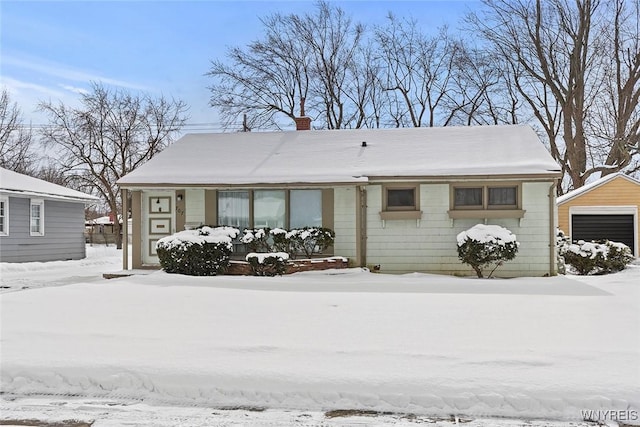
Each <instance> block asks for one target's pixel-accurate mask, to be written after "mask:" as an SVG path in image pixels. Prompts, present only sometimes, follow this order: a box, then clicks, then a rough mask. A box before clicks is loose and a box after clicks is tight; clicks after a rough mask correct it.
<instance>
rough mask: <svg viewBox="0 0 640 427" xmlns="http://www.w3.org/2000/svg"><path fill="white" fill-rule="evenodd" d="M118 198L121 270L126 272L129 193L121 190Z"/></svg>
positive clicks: (127, 264) (127, 265)
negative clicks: (119, 204)
mask: <svg viewBox="0 0 640 427" xmlns="http://www.w3.org/2000/svg"><path fill="white" fill-rule="evenodd" d="M120 197H122V240H123V243H122V269H123V270H125V271H126V270H128V269H129V192H128V191H127V190H125V189H122V190H121V192H120ZM116 216H117V215H116ZM117 220H118V219H117V218H116V221H117Z"/></svg>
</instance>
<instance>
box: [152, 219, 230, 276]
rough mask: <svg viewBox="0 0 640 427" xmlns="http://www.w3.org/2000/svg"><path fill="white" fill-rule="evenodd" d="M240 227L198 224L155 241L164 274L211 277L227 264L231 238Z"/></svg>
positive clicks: (224, 268) (220, 271)
mask: <svg viewBox="0 0 640 427" xmlns="http://www.w3.org/2000/svg"><path fill="white" fill-rule="evenodd" d="M239 233H240V230H238V229H237V228H233V227H215V228H212V227H207V226H204V227H201V228H198V229H195V230H185V231H180V232H178V233H175V234H172V235H171V236H167V237H163V238H162V239H160V240H158V243H157V245H156V252H157V254H158V258H159V259H160V265H161V266H162V269H163V270H164V271H166V272H167V273H178V274H187V275H190V276H215V275H216V274H221V273H224V271H225V270H226V269H227V267H228V266H229V257H230V256H231V251H232V250H233V244H232V240H233V239H235V238H236V237H237V236H238V234H239Z"/></svg>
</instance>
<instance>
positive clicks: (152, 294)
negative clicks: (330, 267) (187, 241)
mask: <svg viewBox="0 0 640 427" xmlns="http://www.w3.org/2000/svg"><path fill="white" fill-rule="evenodd" d="M89 255H90V257H89V258H88V259H87V260H83V261H68V262H65V263H58V262H56V263H47V264H49V265H43V264H23V265H7V264H0V273H1V274H2V286H3V287H8V288H9V289H2V290H3V291H4V293H2V295H0V309H1V310H2V313H1V318H0V319H1V321H2V329H1V332H2V335H1V340H0V344H1V345H2V348H1V353H0V357H1V370H2V372H1V375H2V383H1V384H2V392H3V400H2V401H0V411H1V412H2V416H0V419H9V418H12V417H13V418H15V417H19V416H24V415H25V412H24V408H25V407H29V408H33V407H34V406H33V405H35V407H37V406H38V405H37V404H33V403H29V402H30V401H29V399H33V398H42V397H43V396H46V397H47V398H48V399H50V401H49V402H50V403H51V402H53V401H54V400H56V401H58V403H57V405H58V408H59V409H58V410H52V408H53V409H55V408H56V406H55V404H52V405H53V406H49V409H44V407H42V408H40V413H41V414H42V416H44V417H48V418H49V419H53V418H55V416H54V415H55V414H57V416H58V417H63V418H60V419H64V417H65V416H66V415H67V414H68V413H71V412H70V409H69V405H72V403H70V402H72V401H73V399H80V401H81V402H83V405H84V407H85V409H86V407H87V405H88V406H90V405H91V403H87V402H92V401H94V400H95V401H99V402H102V405H103V406H101V408H102V409H101V411H102V412H101V411H97V412H96V413H101V414H103V420H107V418H108V416H107V415H105V414H111V415H110V416H114V413H118V414H119V413H125V414H128V415H127V418H126V419H128V420H134V419H137V418H136V417H135V416H134V415H133V413H134V412H135V413H136V414H141V413H144V410H143V409H141V406H140V405H156V407H157V405H164V406H162V407H163V408H170V407H181V408H182V409H180V410H179V411H187V410H190V411H194V413H195V412H198V411H204V412H206V416H207V417H211V416H212V412H215V411H219V410H220V408H228V407H250V408H268V410H267V411H265V412H256V413H255V414H254V415H251V416H252V417H254V418H251V419H254V420H262V421H255V423H256V424H255V425H262V424H265V425H282V424H286V423H288V422H289V421H290V422H291V423H297V424H299V425H314V424H312V423H311V421H313V422H314V423H316V424H317V423H320V422H323V423H329V424H327V425H347V423H348V422H354V420H355V418H350V419H347V420H348V421H339V420H340V418H339V419H334V421H327V419H325V418H324V417H323V416H321V415H318V414H322V413H321V412H319V411H327V410H332V409H359V410H367V411H378V412H385V411H388V412H393V413H398V414H416V415H417V416H422V417H435V418H438V417H440V418H445V419H448V418H449V417H450V416H451V415H452V414H454V415H457V416H461V417H467V418H472V419H475V420H476V422H477V424H475V425H509V424H502V423H504V422H505V421H504V420H503V421H500V422H497V421H495V420H494V421H490V422H488V423H487V424H482V423H481V422H480V421H478V420H482V419H483V417H484V418H486V417H507V418H509V419H523V418H534V419H549V420H572V421H579V420H582V419H583V417H584V415H585V414H584V412H583V411H587V410H590V411H600V412H593V415H594V416H595V417H597V418H600V419H601V420H603V421H604V420H606V418H609V419H610V418H611V417H614V416H617V417H621V416H622V417H628V418H634V416H635V420H633V419H631V420H629V421H632V424H634V423H635V424H640V420H639V419H638V411H640V266H638V265H633V266H631V267H630V268H629V269H627V270H625V271H623V272H620V273H617V274H614V275H610V276H598V277H575V276H568V277H553V278H522V279H509V280H499V279H493V280H480V279H471V278H455V277H448V276H435V275H425V274H409V275H402V276H391V275H383V274H372V273H368V272H364V271H361V270H356V269H352V270H346V271H330V272H310V273H299V274H295V275H291V276H285V277H275V278H269V277H261V278H254V277H225V276H220V277H209V278H198V277H186V276H179V275H170V274H166V273H164V272H154V273H152V274H149V275H141V276H132V277H128V278H121V279H113V280H103V279H101V278H100V277H101V276H100V275H101V274H102V273H105V272H110V271H115V270H118V269H119V268H120V258H119V256H118V254H117V253H115V251H114V252H111V251H109V250H106V251H105V252H104V253H102V254H97V255H96V254H93V253H91V252H90V253H89ZM98 255H99V256H98ZM74 278H75V279H74ZM48 280H50V281H51V283H53V284H57V285H58V286H43V284H46V282H47V281H48ZM76 282H77V283H76ZM62 285H64V286H62ZM24 287H27V288H29V289H25V290H20V289H21V288H24ZM34 288H35V289H34ZM18 290H20V291H18ZM14 398H15V400H14ZM96 399H97V400H96ZM36 400H37V399H36ZM104 402H107V403H108V404H105V403H104ZM125 404H126V405H125ZM30 405H31V406H30ZM80 406H82V405H80ZM105 408H106V409H105ZM109 408H111V409H109ZM127 408H135V409H127ZM188 408H190V409H188ZM203 408H209V409H208V410H205V409H203ZM211 408H217V409H215V411H214V410H213V409H211ZM289 410H291V411H295V412H286V411H289ZM609 410H611V411H616V413H615V415H614V414H612V413H609V412H605V411H609ZM65 411H66V412H65ZM167 411H168V409H167ZM176 411H177V410H174V411H173V412H171V411H169V413H171V414H173V415H171V416H174V417H175V416H177V415H176ZM273 411H276V412H273ZM305 411H311V412H308V413H306V412H305ZM314 411H315V412H314ZM27 413H28V414H31V415H34V414H35V415H37V414H38V410H35V409H34V410H33V411H32V412H29V411H27ZM148 413H155V414H156V415H157V414H159V413H162V412H161V411H160V412H158V411H153V410H150V411H148ZM20 414H22V415H20ZM46 414H48V415H46ZM52 414H53V415H52ZM273 414H280V415H273ZM282 414H285V415H282ZM292 414H298V415H299V416H303V415H304V416H303V418H301V419H300V418H299V417H298V415H292ZM300 414H302V415H300ZM305 414H306V415H305ZM35 415H34V416H35ZM171 416H169V415H167V417H168V418H166V419H167V420H170V419H174V421H175V420H176V419H178V418H171ZM194 416H195V415H194ZM203 416H204V415H203ZM225 416H226V417H230V416H229V415H225ZM195 417H196V418H190V420H191V423H190V424H189V423H187V424H189V425H207V423H208V424H209V425H211V422H206V421H204V418H197V417H198V416H195ZM220 417H223V415H220ZM261 417H262V418H261ZM265 417H266V418H265ZM273 417H275V419H276V421H272V418H273ZM286 417H288V418H286ZM305 417H307V418H308V420H307V421H309V424H304V423H302V424H300V423H301V422H302V421H301V420H303V421H304V419H307V418H305ZM314 417H315V418H314ZM318 417H319V418H321V419H320V420H318V419H317V418H318ZM387 417H391V418H390V420H391V421H393V422H394V423H397V422H400V421H401V420H405V421H406V422H407V423H413V422H414V421H412V420H410V419H405V418H399V417H400V416H387ZM97 418H98V421H97V422H96V424H94V426H95V427H97V426H99V425H117V422H113V424H108V423H107V422H106V421H104V423H103V424H100V422H99V420H100V417H99V416H98V417H97ZM232 418H233V417H231V418H228V419H227V418H224V417H223V418H218V419H219V420H223V421H224V422H222V421H221V422H220V423H219V424H221V425H224V424H225V423H227V425H231V424H234V423H235V422H236V421H237V420H236V421H234V420H233V419H232ZM356 418H357V417H356ZM361 418H362V417H361ZM141 419H146V420H148V419H149V418H144V417H142V418H141ZM163 419H164V418H163ZM194 419H199V420H201V424H198V423H196V422H194V421H193V420H194ZM243 419H244V420H245V422H246V420H247V419H249V418H243ZM294 419H295V420H294ZM225 420H226V421H225ZM270 420H271V421H270ZM286 420H288V421H286ZM336 420H338V421H336ZM307 421H305V422H307ZM391 421H390V422H391ZM269 422H272V424H269ZM331 422H333V423H334V424H331ZM340 422H344V424H340ZM384 422H385V421H384V417H378V418H376V421H375V422H371V417H364V421H363V424H378V425H379V424H384ZM627 422H628V421H627ZM478 423H479V424H478ZM152 424H155V425H171V423H170V422H169V421H167V424H162V422H161V421H157V422H154V423H152ZM216 424H218V423H216ZM356 424H357V423H356ZM447 424H448V425H451V423H449V422H447ZM135 425H143V424H135ZM349 425H353V424H349ZM443 425H445V424H443ZM467 425H470V424H467ZM471 425H473V424H471ZM534 425H535V424H534ZM545 425H551V424H545Z"/></svg>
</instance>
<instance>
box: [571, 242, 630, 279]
mask: <svg viewBox="0 0 640 427" xmlns="http://www.w3.org/2000/svg"><path fill="white" fill-rule="evenodd" d="M561 255H562V257H563V258H564V262H565V263H566V264H569V265H570V266H571V267H573V270H574V271H575V272H576V273H577V274H581V275H587V274H608V273H615V272H617V271H620V270H624V268H625V267H626V265H627V264H629V263H630V262H631V260H633V255H631V249H629V247H628V246H627V245H625V244H623V243H618V242H610V241H605V242H604V243H599V242H585V241H584V240H578V241H577V242H576V243H572V244H570V245H567V246H566V248H563V251H562V252H561Z"/></svg>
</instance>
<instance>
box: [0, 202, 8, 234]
mask: <svg viewBox="0 0 640 427" xmlns="http://www.w3.org/2000/svg"><path fill="white" fill-rule="evenodd" d="M8 235H9V198H8V197H6V196H0V236H8Z"/></svg>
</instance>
